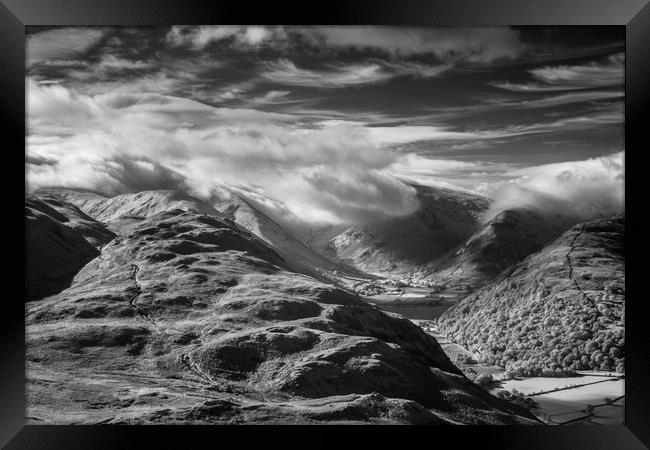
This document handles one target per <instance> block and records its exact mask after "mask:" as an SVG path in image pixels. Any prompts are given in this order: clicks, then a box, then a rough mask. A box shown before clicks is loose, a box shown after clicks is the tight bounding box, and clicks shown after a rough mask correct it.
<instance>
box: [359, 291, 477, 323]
mask: <svg viewBox="0 0 650 450" xmlns="http://www.w3.org/2000/svg"><path fill="white" fill-rule="evenodd" d="M430 293H431V289H427V288H405V289H404V293H403V294H401V295H398V294H379V295H373V296H368V297H363V299H364V300H365V301H367V302H368V303H370V304H372V305H375V306H377V307H378V308H379V309H382V310H384V311H388V312H392V313H396V314H401V315H402V316H404V317H406V318H407V319H411V320H433V319H437V318H438V317H440V315H442V313H443V312H445V311H446V310H448V309H449V308H450V307H451V306H453V305H454V304H456V302H457V301H458V300H460V299H461V298H462V297H463V295H464V293H461V292H459V291H457V290H449V291H441V292H438V293H437V294H436V295H437V296H440V297H442V298H443V299H442V300H440V299H439V298H433V297H430ZM427 303H431V304H427Z"/></svg>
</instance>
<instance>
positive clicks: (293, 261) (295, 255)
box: [211, 192, 362, 280]
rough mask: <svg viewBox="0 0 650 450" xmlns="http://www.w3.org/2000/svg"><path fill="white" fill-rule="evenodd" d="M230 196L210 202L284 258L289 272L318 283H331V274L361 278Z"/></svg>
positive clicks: (242, 200)
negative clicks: (318, 280)
mask: <svg viewBox="0 0 650 450" xmlns="http://www.w3.org/2000/svg"><path fill="white" fill-rule="evenodd" d="M230 194H231V195H230V196H229V197H228V198H225V197H224V198H219V197H214V198H213V199H212V201H211V203H212V205H213V206H214V207H215V208H216V209H218V210H219V211H221V212H222V213H223V214H224V216H225V217H227V218H229V219H231V220H232V221H234V222H235V223H238V224H239V225H241V226H243V227H244V228H245V229H247V230H249V231H251V232H252V233H254V234H255V235H256V236H258V237H260V238H261V239H263V240H264V241H265V242H266V243H268V244H269V245H271V246H272V247H273V248H274V249H275V250H276V251H277V252H278V253H280V254H281V255H282V256H283V257H284V258H285V259H286V261H287V262H288V263H289V264H290V267H291V269H292V270H293V271H298V272H301V273H307V274H309V275H311V276H315V277H317V278H319V279H322V280H332V279H333V275H334V274H335V273H336V274H337V275H352V276H359V275H362V274H361V273H359V271H357V270H355V269H353V268H352V267H349V266H347V265H345V264H341V263H340V262H335V261H332V260H329V259H327V258H325V257H324V256H322V255H319V254H317V253H316V252H314V251H313V250H312V249H311V248H309V247H307V246H306V245H305V244H304V243H303V242H301V241H300V240H298V239H297V238H296V237H295V236H293V234H291V232H289V231H288V230H287V229H285V228H283V227H282V226H281V225H279V224H278V223H277V222H275V221H274V220H273V219H271V218H270V217H269V216H268V215H266V214H265V213H264V212H262V211H260V209H259V208H256V207H255V206H254V205H253V204H252V203H251V202H250V201H249V200H248V199H246V198H245V197H244V196H242V195H240V194H237V193H235V192H231V193H230Z"/></svg>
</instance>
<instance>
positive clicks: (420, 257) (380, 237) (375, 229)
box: [299, 185, 488, 275]
mask: <svg viewBox="0 0 650 450" xmlns="http://www.w3.org/2000/svg"><path fill="white" fill-rule="evenodd" d="M413 187H414V188H415V189H416V190H417V196H418V199H419V201H420V205H421V207H420V208H419V209H418V210H417V211H416V212H414V213H413V214H410V215H408V216H405V217H399V218H395V219H390V220H385V221H382V222H378V223H370V224H365V225H357V226H352V227H341V226H327V227H321V228H312V229H310V230H307V231H305V232H303V233H302V235H301V236H299V237H301V238H302V240H303V241H304V242H306V243H307V245H309V246H310V247H311V248H313V249H314V250H315V251H316V252H318V253H321V254H323V255H325V256H328V257H329V258H330V259H334V258H336V259H340V260H341V261H344V262H346V263H348V264H350V265H352V266H354V267H356V268H358V269H361V270H364V271H367V272H370V273H376V274H382V275H386V274H397V273H411V272H416V271H418V270H421V269H422V268H423V266H424V265H427V264H430V263H431V262H432V261H435V260H437V259H438V258H440V257H441V256H443V255H444V254H445V252H447V251H448V250H450V249H451V248H453V247H455V246H456V245H458V244H459V243H460V242H462V241H463V240H465V239H467V238H468V237H469V236H470V235H471V234H472V233H474V232H475V231H476V230H477V229H478V227H479V225H480V223H479V216H480V214H481V213H482V212H483V211H485V210H486V209H487V207H488V200H487V199H485V198H482V197H479V196H476V195H472V194H467V193H464V192H459V191H453V190H450V189H442V188H433V187H426V186H420V185H414V186H413Z"/></svg>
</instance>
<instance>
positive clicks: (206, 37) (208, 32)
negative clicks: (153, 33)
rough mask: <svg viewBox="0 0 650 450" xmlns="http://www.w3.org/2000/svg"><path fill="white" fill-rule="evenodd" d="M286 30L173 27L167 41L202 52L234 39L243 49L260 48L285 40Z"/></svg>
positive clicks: (224, 26) (276, 28)
mask: <svg viewBox="0 0 650 450" xmlns="http://www.w3.org/2000/svg"><path fill="white" fill-rule="evenodd" d="M284 37H285V33H284V30H283V29H282V28H279V27H274V28H269V27H263V26H238V25H218V26H217V25H207V26H173V27H172V28H171V29H170V30H169V32H168V33H167V36H166V41H167V42H168V43H169V44H170V45H172V46H190V47H192V48H194V49H196V50H202V49H204V48H205V47H207V46H208V45H210V44H212V43H214V42H219V41H222V40H224V39H232V40H233V43H234V45H236V46H238V47H240V48H242V47H258V46H260V45H262V44H264V43H266V42H268V41H270V40H274V39H275V40H283V39H284Z"/></svg>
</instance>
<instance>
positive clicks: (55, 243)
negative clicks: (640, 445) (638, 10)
mask: <svg viewBox="0 0 650 450" xmlns="http://www.w3.org/2000/svg"><path fill="white" fill-rule="evenodd" d="M25 44H26V48H25V52H26V53H25V54H26V57H25V71H24V72H25V234H26V238H25V240H26V249H25V251H26V254H25V259H26V263H25V278H26V281H25V289H26V292H25V383H26V385H25V390H26V411H25V416H26V423H27V424H29V425H95V424H115V425H145V424H147V425H148V424H157V425H244V424H246V425H250V424H264V425H288V424H291V425H296V424H297V425H315V424H318V425H339V424H352V425H361V424H370V425H393V424H395V425H397V424H407V425H415V424H429V425H436V424H440V425H549V426H553V425H566V424H582V425H591V426H598V425H621V424H623V423H624V417H625V414H624V411H625V366H626V360H625V350H626V343H625V287H626V286H625V229H626V226H625V64H626V45H625V44H626V34H625V28H624V27H621V26H604V25H600V26H493V27H484V26H483V27H477V26H473V27H472V26H469V27H452V26H428V27H424V26H423V27H419V26H379V25H376V26H375V25H373V26H353V25H336V26H334V25H332V26H295V25H291V26H289V25H287V26H283V25H277V26H274V25H173V26H28V27H26V39H25ZM19 195H22V194H21V193H19ZM19 200H20V197H19ZM21 307H22V302H21ZM630 351H631V350H630ZM631 379H632V377H631V376H630V380H631ZM630 383H631V381H630ZM630 386H631V384H630ZM630 389H631V388H630ZM630 392H632V391H630ZM631 398H632V397H631Z"/></svg>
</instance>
